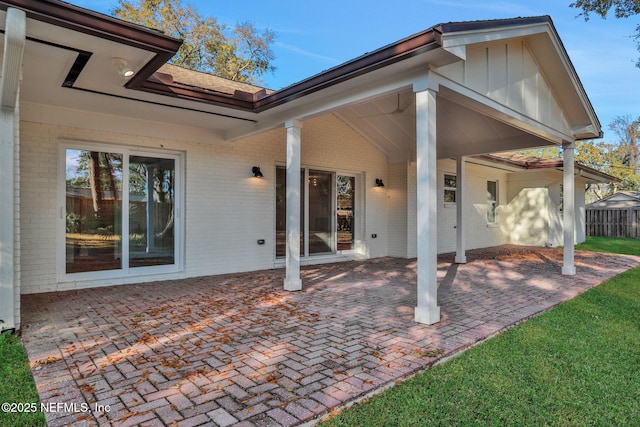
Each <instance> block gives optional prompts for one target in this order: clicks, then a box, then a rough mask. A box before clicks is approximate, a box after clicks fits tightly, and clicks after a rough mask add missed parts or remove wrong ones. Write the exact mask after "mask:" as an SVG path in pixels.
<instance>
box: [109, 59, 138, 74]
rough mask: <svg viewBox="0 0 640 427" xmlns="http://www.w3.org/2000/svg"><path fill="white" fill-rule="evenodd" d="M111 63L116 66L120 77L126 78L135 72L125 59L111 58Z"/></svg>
mask: <svg viewBox="0 0 640 427" xmlns="http://www.w3.org/2000/svg"><path fill="white" fill-rule="evenodd" d="M111 63H112V64H114V65H115V66H116V69H117V70H118V73H119V74H120V75H121V76H122V77H127V78H128V77H131V76H133V74H134V73H135V71H133V68H131V67H130V66H129V64H128V63H127V60H126V59H123V58H111Z"/></svg>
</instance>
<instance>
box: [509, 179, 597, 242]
mask: <svg viewBox="0 0 640 427" xmlns="http://www.w3.org/2000/svg"><path fill="white" fill-rule="evenodd" d="M561 184H562V172H561V171H557V170H540V171H528V172H521V173H512V174H510V175H509V185H508V197H509V201H510V202H511V201H512V200H513V199H514V198H517V197H518V194H519V193H520V192H521V191H523V189H527V188H545V189H546V190H547V193H548V199H549V200H548V201H547V204H548V218H547V219H546V221H547V225H546V226H547V235H546V239H545V241H544V243H543V244H547V245H551V246H558V245H563V244H564V241H563V239H564V237H563V231H562V212H561V211H560V207H559V206H560V185H561ZM575 185H576V187H575V189H576V191H575V194H576V199H575V208H576V243H582V242H584V241H585V238H586V237H585V235H586V234H585V226H586V225H585V188H586V181H585V180H584V178H580V177H576V184H575ZM538 241H539V239H538V238H534V239H529V240H527V239H514V240H513V242H512V243H515V244H521V245H534V244H537V242H538Z"/></svg>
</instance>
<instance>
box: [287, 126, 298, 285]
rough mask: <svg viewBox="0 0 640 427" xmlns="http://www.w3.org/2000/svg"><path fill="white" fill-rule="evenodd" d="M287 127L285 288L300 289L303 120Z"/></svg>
mask: <svg viewBox="0 0 640 427" xmlns="http://www.w3.org/2000/svg"><path fill="white" fill-rule="evenodd" d="M285 127H286V129H287V189H286V191H287V229H286V231H287V236H286V242H287V251H286V257H285V266H286V267H285V268H286V273H285V279H284V289H285V290H287V291H299V290H301V289H302V280H301V279H300V146H301V142H302V132H301V130H302V121H300V120H290V121H288V122H286V123H285Z"/></svg>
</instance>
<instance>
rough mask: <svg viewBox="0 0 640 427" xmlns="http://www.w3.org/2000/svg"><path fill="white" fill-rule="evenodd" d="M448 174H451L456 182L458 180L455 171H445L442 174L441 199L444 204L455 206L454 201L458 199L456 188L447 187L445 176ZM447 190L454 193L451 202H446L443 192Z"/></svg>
mask: <svg viewBox="0 0 640 427" xmlns="http://www.w3.org/2000/svg"><path fill="white" fill-rule="evenodd" d="M448 176H452V177H453V178H455V180H456V184H457V182H458V175H456V174H455V173H448V172H445V173H443V174H442V201H443V202H444V204H445V206H456V202H457V201H458V188H457V186H456V187H447V185H446V182H447V177H448ZM447 191H453V194H454V195H455V196H454V198H455V200H454V201H453V202H448V201H446V199H445V193H446V192H447Z"/></svg>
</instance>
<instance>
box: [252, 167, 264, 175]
mask: <svg viewBox="0 0 640 427" xmlns="http://www.w3.org/2000/svg"><path fill="white" fill-rule="evenodd" d="M251 172H253V176H254V177H256V178H262V177H263V176H264V175H262V172H261V171H260V167H259V166H254V167H253V168H251Z"/></svg>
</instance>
